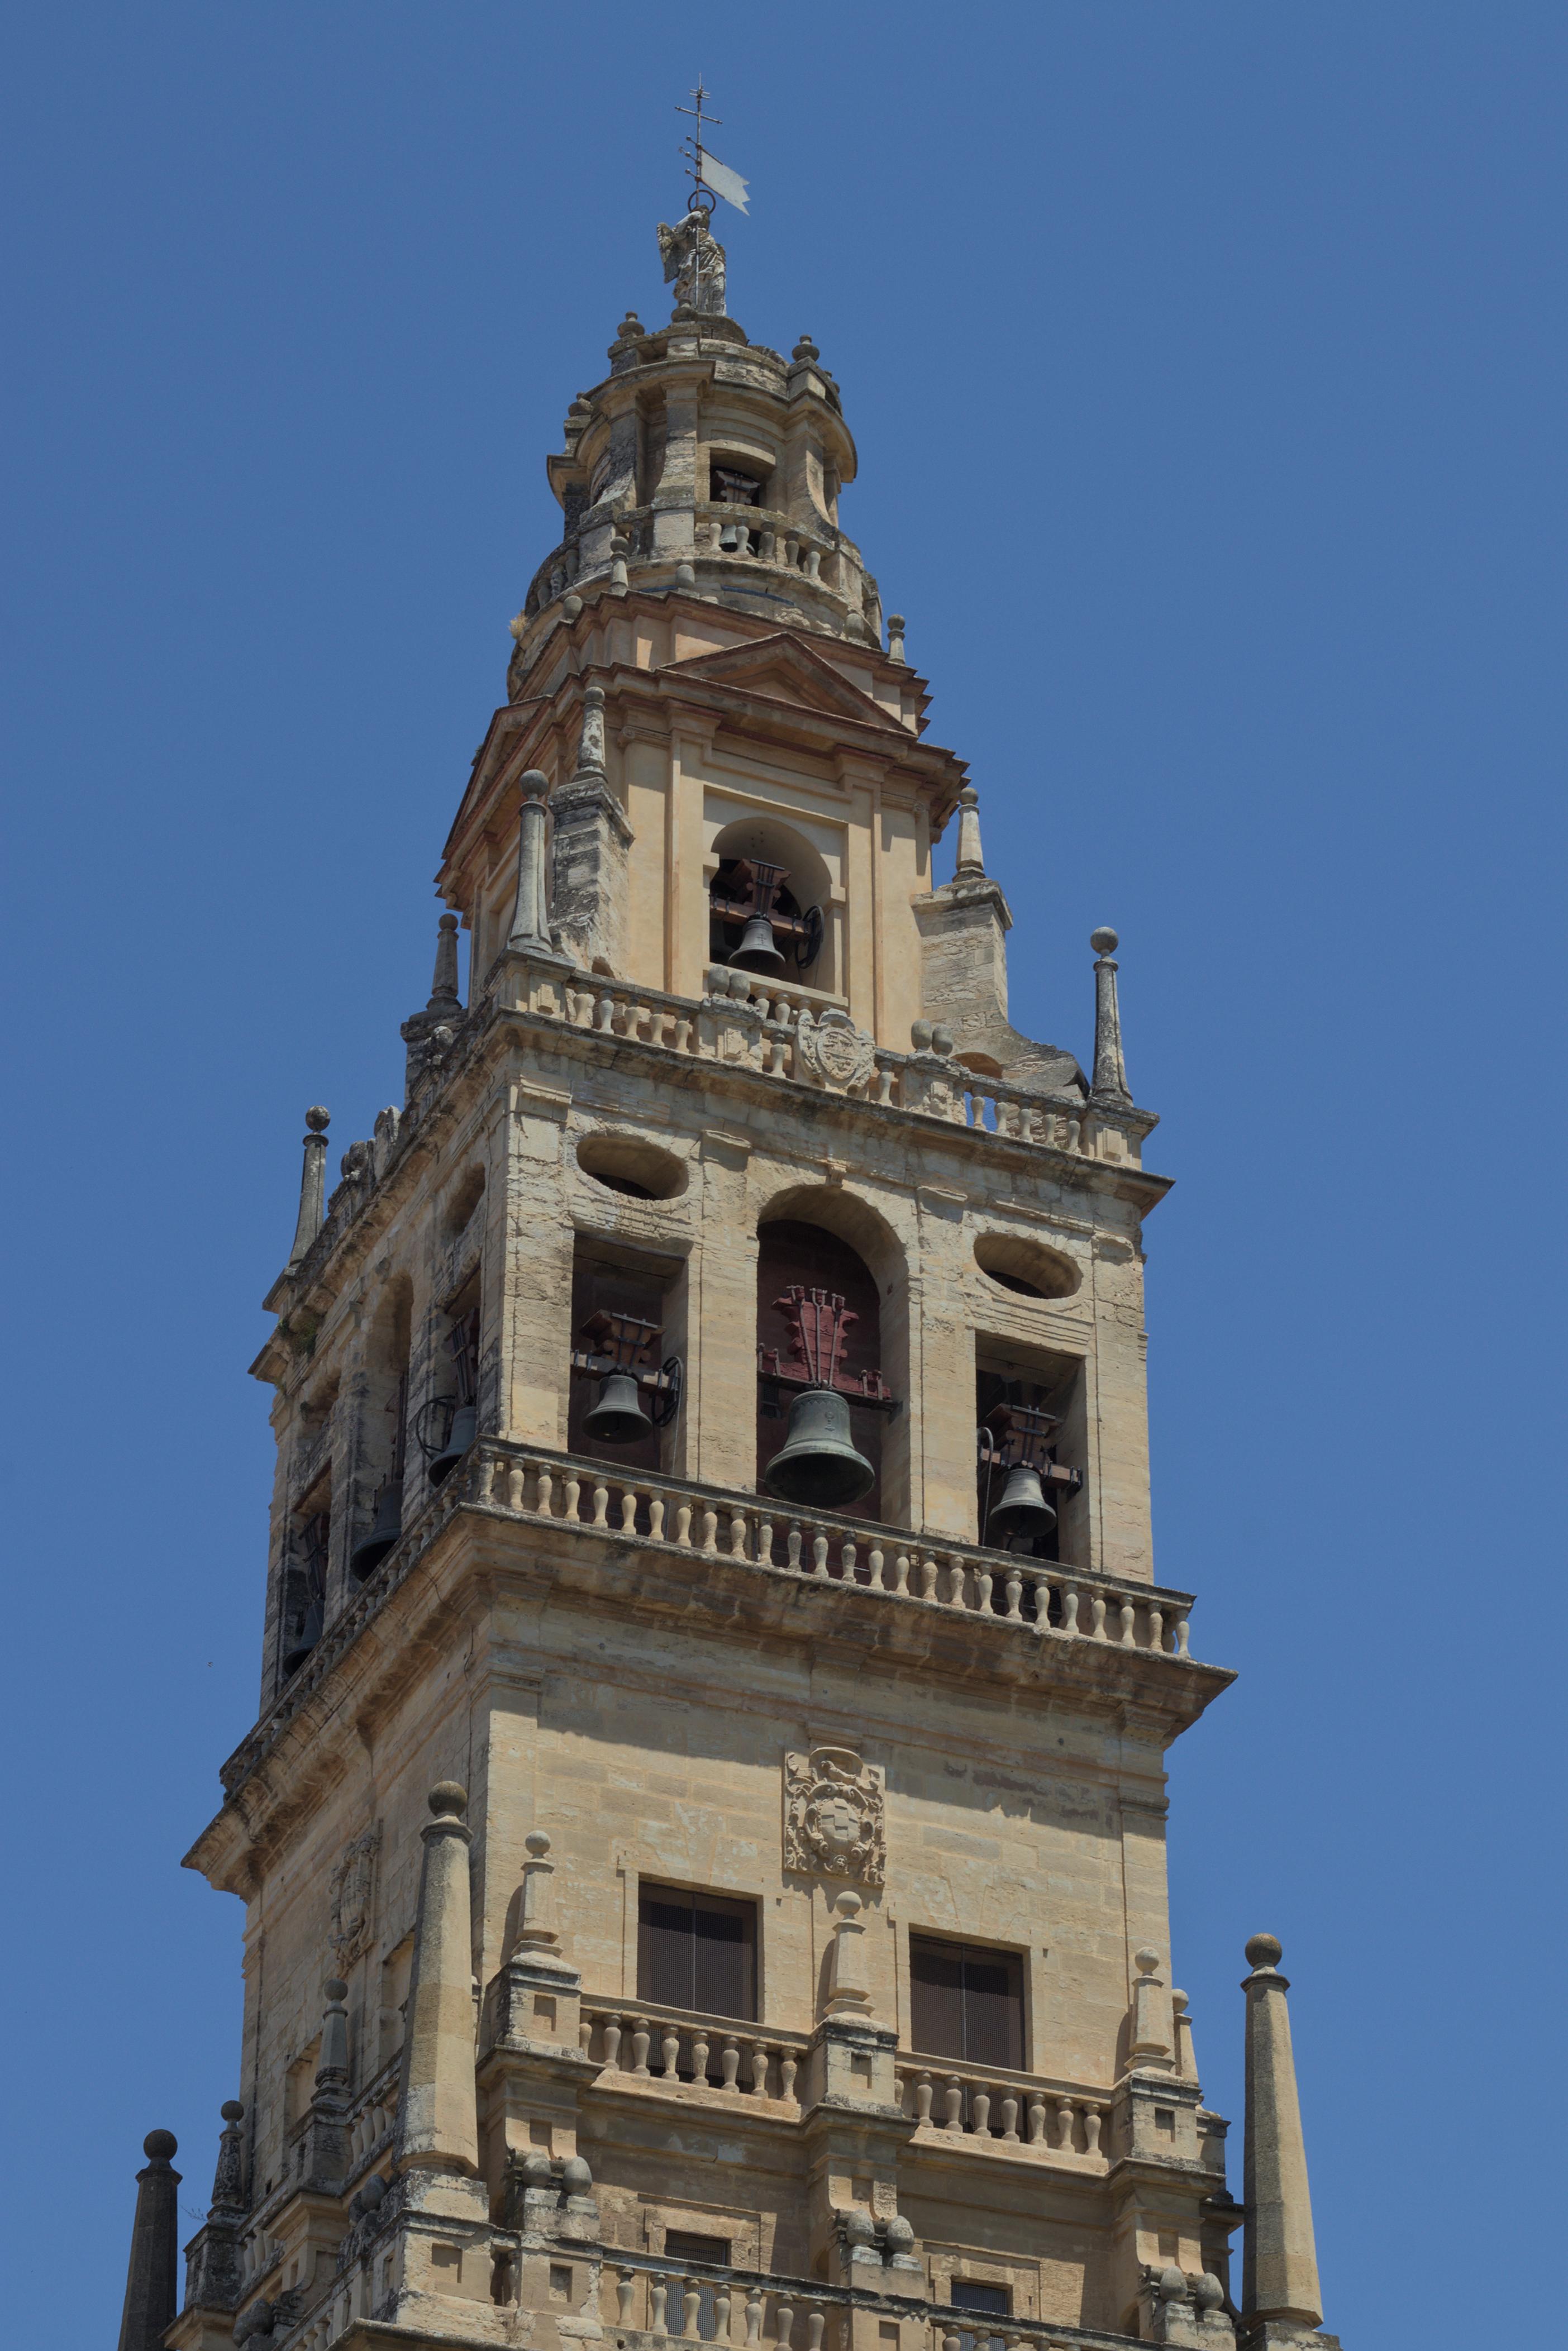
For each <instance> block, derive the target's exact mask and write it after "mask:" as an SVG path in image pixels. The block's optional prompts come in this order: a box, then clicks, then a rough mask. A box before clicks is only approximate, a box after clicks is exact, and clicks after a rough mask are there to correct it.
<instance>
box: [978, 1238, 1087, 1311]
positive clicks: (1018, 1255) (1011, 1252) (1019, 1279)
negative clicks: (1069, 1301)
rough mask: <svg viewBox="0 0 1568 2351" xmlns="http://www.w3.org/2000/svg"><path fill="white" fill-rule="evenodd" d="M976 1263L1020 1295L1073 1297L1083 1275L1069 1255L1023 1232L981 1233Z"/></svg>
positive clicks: (1001, 1285)
mask: <svg viewBox="0 0 1568 2351" xmlns="http://www.w3.org/2000/svg"><path fill="white" fill-rule="evenodd" d="M975 1263H976V1264H977V1266H978V1267H979V1269H980V1271H981V1272H982V1273H983V1274H984V1275H985V1277H986V1279H987V1280H988V1281H994V1282H995V1283H996V1285H997V1287H998V1290H1011V1291H1012V1292H1013V1294H1014V1296H1015V1297H1018V1298H1071V1296H1072V1294H1073V1292H1074V1291H1075V1290H1077V1288H1078V1285H1079V1281H1080V1280H1081V1278H1082V1277H1081V1276H1080V1274H1079V1270H1078V1268H1077V1267H1076V1266H1075V1265H1074V1264H1073V1262H1072V1259H1071V1258H1070V1257H1064V1256H1063V1255H1062V1254H1061V1250H1060V1249H1048V1248H1047V1247H1046V1245H1045V1243H1044V1242H1043V1241H1037V1240H1030V1238H1028V1236H1027V1235H1026V1234H1023V1233H981V1234H980V1235H979V1236H978V1237H977V1239H976V1242H975Z"/></svg>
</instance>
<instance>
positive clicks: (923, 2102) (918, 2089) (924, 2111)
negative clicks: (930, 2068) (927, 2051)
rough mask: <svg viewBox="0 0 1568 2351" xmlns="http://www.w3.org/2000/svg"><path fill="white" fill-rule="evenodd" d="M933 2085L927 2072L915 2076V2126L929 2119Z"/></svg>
mask: <svg viewBox="0 0 1568 2351" xmlns="http://www.w3.org/2000/svg"><path fill="white" fill-rule="evenodd" d="M933 2088H934V2085H933V2083H932V2080H931V2076H930V2074H916V2075H915V2124H916V2126H919V2125H920V2124H921V2123H928V2122H929V2121H930V2120H931V2099H932V2095H933Z"/></svg>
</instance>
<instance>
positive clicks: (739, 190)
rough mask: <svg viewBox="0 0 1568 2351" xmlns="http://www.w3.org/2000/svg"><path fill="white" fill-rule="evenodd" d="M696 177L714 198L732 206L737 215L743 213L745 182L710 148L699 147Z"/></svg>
mask: <svg viewBox="0 0 1568 2351" xmlns="http://www.w3.org/2000/svg"><path fill="white" fill-rule="evenodd" d="M697 176H698V178H699V179H700V180H701V181H702V183H703V184H704V186H705V187H709V188H711V189H712V190H713V192H714V194H715V195H716V196H722V197H723V198H724V200H725V203H726V204H733V205H734V206H735V209H736V211H737V213H743V212H745V210H746V208H747V205H746V199H747V183H746V181H744V180H743V179H742V178H741V176H740V173H739V172H732V171H731V170H730V168H729V165H728V164H727V163H721V162H719V160H718V157H717V156H716V154H714V153H713V152H712V150H711V149H710V148H707V147H700V148H699V149H698V150H697Z"/></svg>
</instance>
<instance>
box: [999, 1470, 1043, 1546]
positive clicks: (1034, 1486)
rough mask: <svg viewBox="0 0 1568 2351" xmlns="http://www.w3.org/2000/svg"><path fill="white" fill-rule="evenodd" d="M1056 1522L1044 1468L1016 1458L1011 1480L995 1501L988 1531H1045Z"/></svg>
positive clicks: (1024, 1533) (1026, 1533)
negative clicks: (1042, 1473) (1044, 1481)
mask: <svg viewBox="0 0 1568 2351" xmlns="http://www.w3.org/2000/svg"><path fill="white" fill-rule="evenodd" d="M1055 1524H1056V1512H1055V1511H1054V1510H1052V1509H1051V1504H1050V1503H1049V1502H1048V1501H1047V1500H1046V1499H1045V1488H1044V1487H1043V1486H1042V1485H1041V1484H1040V1471H1039V1470H1038V1469H1036V1468H1032V1467H1031V1466H1030V1463H1029V1462H1027V1461H1019V1462H1016V1463H1015V1464H1014V1466H1013V1468H1010V1469H1009V1471H1008V1482H1007V1484H1006V1485H1005V1486H1004V1487H1003V1488H1002V1490H1001V1494H1000V1497H999V1499H998V1500H997V1501H995V1502H993V1503H992V1505H991V1511H990V1516H989V1518H988V1520H987V1521H986V1532H987V1533H988V1535H989V1534H993V1533H994V1534H1000V1535H1009V1536H1010V1535H1045V1534H1049V1533H1050V1532H1051V1528H1052V1527H1053V1526H1054V1525H1055Z"/></svg>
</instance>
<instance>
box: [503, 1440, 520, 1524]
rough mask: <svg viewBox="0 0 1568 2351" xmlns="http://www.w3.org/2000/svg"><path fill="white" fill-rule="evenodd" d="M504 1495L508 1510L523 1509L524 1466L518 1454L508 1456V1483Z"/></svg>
mask: <svg viewBox="0 0 1568 2351" xmlns="http://www.w3.org/2000/svg"><path fill="white" fill-rule="evenodd" d="M503 1493H504V1498H505V1500H506V1505H507V1510H521V1509H522V1507H523V1464H522V1462H521V1461H520V1460H518V1458H517V1455H516V1454H510V1455H508V1456H507V1475H506V1483H505V1486H504V1489H503Z"/></svg>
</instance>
